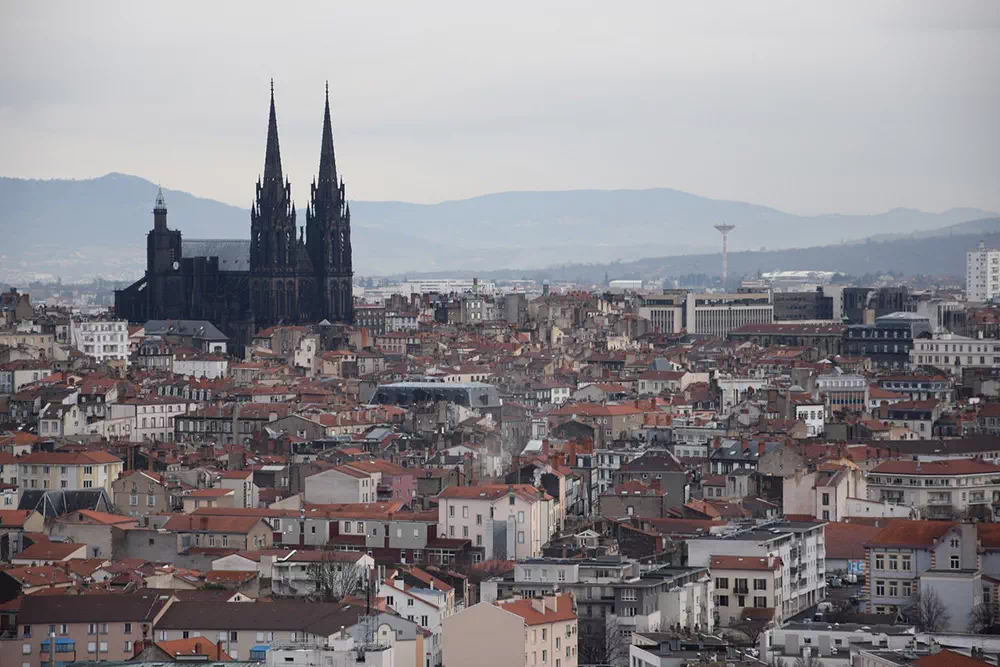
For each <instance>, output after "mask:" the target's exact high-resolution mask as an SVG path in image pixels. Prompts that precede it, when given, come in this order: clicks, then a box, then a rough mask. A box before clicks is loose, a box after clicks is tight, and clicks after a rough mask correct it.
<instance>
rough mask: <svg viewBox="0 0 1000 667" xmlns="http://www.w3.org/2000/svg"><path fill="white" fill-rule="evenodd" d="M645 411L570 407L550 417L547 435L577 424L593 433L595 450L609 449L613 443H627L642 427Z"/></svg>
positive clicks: (606, 406) (622, 407)
mask: <svg viewBox="0 0 1000 667" xmlns="http://www.w3.org/2000/svg"><path fill="white" fill-rule="evenodd" d="M643 414H644V411H643V410H642V409H641V408H638V407H636V406H634V405H631V404H614V403H608V404H603V405H602V404H599V403H569V404H567V405H563V406H562V407H560V408H558V409H556V410H554V411H552V413H551V414H550V415H549V432H550V433H555V432H556V431H557V429H558V427H559V426H561V425H563V424H566V423H567V422H576V423H578V424H582V425H584V426H587V427H589V429H590V430H591V431H592V437H593V439H594V447H595V448H605V447H608V446H609V445H610V444H611V443H612V442H613V441H615V440H621V439H629V438H631V437H632V433H633V431H635V430H636V429H639V428H641V427H642V424H643Z"/></svg>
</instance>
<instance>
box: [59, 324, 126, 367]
mask: <svg viewBox="0 0 1000 667" xmlns="http://www.w3.org/2000/svg"><path fill="white" fill-rule="evenodd" d="M69 333H70V344H71V345H72V346H73V347H75V348H76V349H77V350H79V351H80V352H82V353H83V354H85V355H87V356H88V357H90V358H92V359H94V360H95V361H96V362H97V363H99V364H100V363H104V362H105V361H110V360H119V361H124V362H126V363H128V322H126V321H125V320H92V321H87V322H78V321H73V322H72V323H70V332H69Z"/></svg>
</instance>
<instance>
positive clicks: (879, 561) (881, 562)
mask: <svg viewBox="0 0 1000 667" xmlns="http://www.w3.org/2000/svg"><path fill="white" fill-rule="evenodd" d="M875 569H876V570H884V569H885V555H884V554H875Z"/></svg>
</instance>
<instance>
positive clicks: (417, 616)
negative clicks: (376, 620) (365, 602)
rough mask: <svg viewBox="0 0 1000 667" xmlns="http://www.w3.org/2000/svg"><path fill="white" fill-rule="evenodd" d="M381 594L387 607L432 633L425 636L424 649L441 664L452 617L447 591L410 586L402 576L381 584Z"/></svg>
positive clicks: (432, 660) (429, 656)
mask: <svg viewBox="0 0 1000 667" xmlns="http://www.w3.org/2000/svg"><path fill="white" fill-rule="evenodd" d="M378 596H379V597H381V598H385V603H386V606H387V607H388V608H389V609H392V610H393V611H394V612H396V613H397V614H399V615H400V616H401V617H402V618H405V619H406V620H408V621H413V622H414V623H416V624H418V625H419V626H420V627H421V628H423V629H424V630H426V631H427V632H428V633H430V636H428V637H425V638H424V649H425V651H426V656H427V658H428V661H429V662H428V664H430V665H440V664H441V648H442V636H441V631H442V627H443V624H444V622H445V620H446V619H447V618H449V616H450V615H451V614H450V610H449V608H448V602H447V594H446V593H445V592H443V591H434V590H431V589H412V588H407V587H406V586H405V585H404V584H403V581H402V579H399V578H397V579H391V580H386V581H383V582H382V583H381V586H380V588H379V589H378Z"/></svg>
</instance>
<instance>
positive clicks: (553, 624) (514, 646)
mask: <svg viewBox="0 0 1000 667" xmlns="http://www.w3.org/2000/svg"><path fill="white" fill-rule="evenodd" d="M484 637H489V638H490V642H489V648H488V651H489V659H488V663H489V664H490V665H491V666H493V665H495V666H496V667H522V666H530V667H534V666H537V665H546V666H548V667H576V665H577V664H579V656H578V655H577V653H578V643H577V639H578V632H577V616H576V613H575V612H574V611H573V599H572V598H571V597H570V596H569V595H547V596H545V597H541V598H532V599H527V600H501V601H497V602H495V603H490V602H480V603H479V604H477V605H474V606H472V607H469V608H468V609H466V610H464V611H462V612H459V613H458V614H455V615H453V616H450V617H448V618H446V619H445V621H444V633H443V641H444V643H443V652H442V657H443V660H444V664H445V665H478V664H485V663H484V653H483V651H484V646H483V641H482V640H483V638H484Z"/></svg>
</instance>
